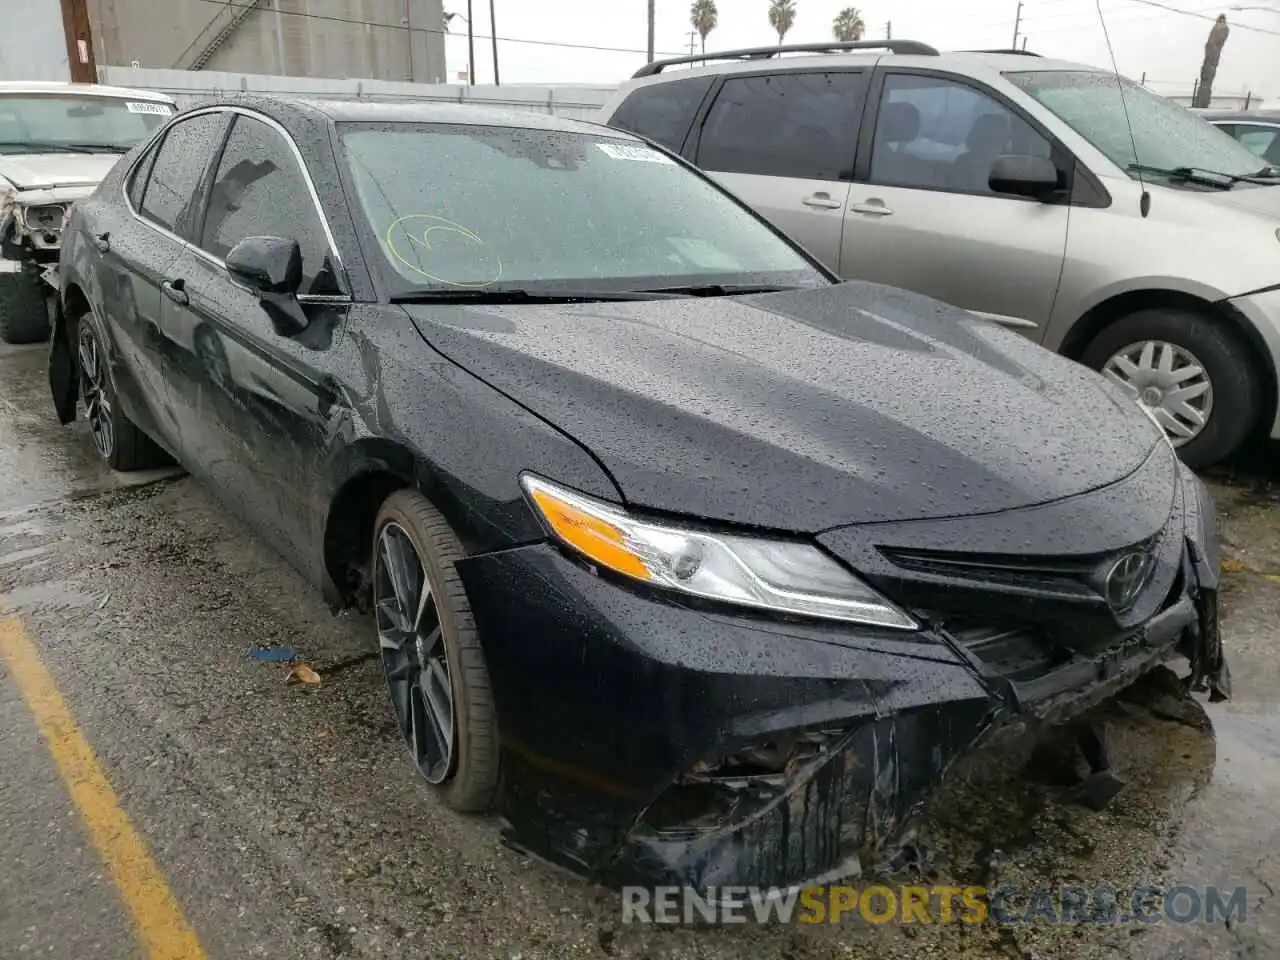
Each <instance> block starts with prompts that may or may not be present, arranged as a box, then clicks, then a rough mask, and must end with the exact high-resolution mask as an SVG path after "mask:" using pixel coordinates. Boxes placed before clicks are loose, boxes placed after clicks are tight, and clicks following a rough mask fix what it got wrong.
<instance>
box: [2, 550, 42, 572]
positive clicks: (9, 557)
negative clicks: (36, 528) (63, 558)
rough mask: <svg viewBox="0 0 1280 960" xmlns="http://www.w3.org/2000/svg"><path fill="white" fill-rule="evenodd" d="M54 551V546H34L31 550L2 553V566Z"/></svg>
mask: <svg viewBox="0 0 1280 960" xmlns="http://www.w3.org/2000/svg"><path fill="white" fill-rule="evenodd" d="M51 553H53V548H52V547H32V548H31V549H30V550H14V551H12V552H11V553H0V567H8V566H12V565H13V564H15V563H22V562H23V561H25V560H32V559H34V558H36V557H44V556H48V555H49V554H51Z"/></svg>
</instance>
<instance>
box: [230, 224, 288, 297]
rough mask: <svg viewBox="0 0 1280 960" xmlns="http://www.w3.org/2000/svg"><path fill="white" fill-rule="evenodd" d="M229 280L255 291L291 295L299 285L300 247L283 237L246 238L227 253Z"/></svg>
mask: <svg viewBox="0 0 1280 960" xmlns="http://www.w3.org/2000/svg"><path fill="white" fill-rule="evenodd" d="M224 262H225V263H226V265H227V273H229V274H231V279H232V280H235V281H236V282H237V283H240V284H241V285H243V286H246V287H248V288H249V289H250V290H252V291H253V292H254V293H257V294H264V293H278V294H286V295H293V294H296V293H297V292H298V288H299V287H300V286H302V250H301V249H300V248H299V247H298V241H297V240H286V239H285V238H284V237H245V238H244V239H243V240H241V241H240V242H239V243H237V244H236V245H235V246H234V247H232V248H231V249H230V251H228V253H227V257H226V260H225V261H224Z"/></svg>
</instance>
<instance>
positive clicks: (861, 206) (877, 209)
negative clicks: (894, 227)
mask: <svg viewBox="0 0 1280 960" xmlns="http://www.w3.org/2000/svg"><path fill="white" fill-rule="evenodd" d="M849 209H850V210H852V211H853V212H854V213H861V214H865V215H866V216H868V217H888V216H891V215H892V214H893V211H892V210H890V209H889V208H888V207H886V206H885V205H884V201H883V200H868V201H866V202H865V203H855V204H853V206H851V207H850V208H849Z"/></svg>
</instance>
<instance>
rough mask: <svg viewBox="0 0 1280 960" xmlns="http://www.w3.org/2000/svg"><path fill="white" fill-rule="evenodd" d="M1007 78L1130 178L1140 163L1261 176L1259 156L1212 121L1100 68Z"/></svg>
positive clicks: (1042, 71)
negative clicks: (1258, 173) (1099, 69)
mask: <svg viewBox="0 0 1280 960" xmlns="http://www.w3.org/2000/svg"><path fill="white" fill-rule="evenodd" d="M1005 76H1006V77H1007V78H1008V80H1009V82H1010V83H1012V84H1014V86H1016V87H1018V88H1020V89H1021V90H1023V91H1024V92H1025V93H1027V94H1028V95H1030V96H1031V97H1034V98H1035V99H1036V100H1038V101H1039V102H1040V103H1042V104H1043V105H1044V106H1045V107H1047V108H1048V109H1049V110H1050V111H1052V112H1053V113H1054V114H1056V115H1057V116H1058V117H1059V118H1060V119H1061V120H1062V121H1063V122H1064V123H1066V124H1067V125H1068V126H1070V127H1071V128H1072V129H1073V130H1075V131H1076V132H1077V133H1078V134H1080V136H1082V137H1084V138H1085V139H1086V140H1088V141H1089V142H1090V143H1091V144H1093V145H1094V146H1095V147H1096V148H1097V149H1098V150H1100V151H1101V152H1102V153H1104V154H1106V156H1107V158H1108V159H1110V160H1111V161H1112V162H1113V163H1115V164H1116V165H1117V166H1119V167H1120V168H1121V169H1122V170H1125V171H1126V172H1127V173H1128V174H1129V176H1130V177H1135V178H1136V177H1137V176H1138V173H1137V172H1136V171H1133V170H1130V169H1129V167H1130V166H1132V165H1133V164H1135V163H1142V164H1143V166H1144V167H1159V168H1164V169H1167V170H1172V169H1175V168H1178V167H1193V168H1196V169H1200V170H1211V171H1214V172H1216V173H1224V174H1229V175H1233V176H1243V175H1247V174H1251V173H1257V172H1258V171H1259V170H1260V169H1261V167H1262V164H1261V163H1260V162H1259V160H1258V158H1257V156H1255V155H1254V154H1252V153H1250V152H1249V151H1248V150H1246V149H1245V148H1244V147H1242V146H1241V145H1240V144H1239V143H1237V142H1236V141H1235V140H1233V139H1232V138H1231V137H1230V136H1228V135H1227V134H1225V133H1223V132H1222V131H1221V130H1219V129H1217V128H1216V127H1214V126H1213V125H1212V124H1211V123H1208V122H1207V121H1205V120H1203V119H1201V118H1200V117H1198V116H1196V115H1195V114H1194V113H1192V112H1191V111H1190V110H1188V109H1187V108H1186V107H1183V106H1180V105H1179V104H1176V103H1174V102H1173V101H1172V100H1166V99H1165V98H1164V97H1161V96H1158V95H1157V94H1154V93H1152V92H1151V91H1150V90H1147V89H1146V88H1145V87H1142V86H1139V85H1138V84H1136V83H1134V82H1133V81H1132V80H1128V79H1125V78H1123V77H1117V76H1116V75H1115V74H1110V73H1100V72H1098V71H1096V70H1039V71H1028V72H1010V73H1006V74H1005ZM1122 90H1123V92H1124V93H1123V95H1124V100H1123V102H1122V101H1121V91H1122ZM1126 109H1127V114H1128V116H1127V121H1126ZM1130 127H1132V130H1133V134H1132V137H1130V132H1129V131H1130ZM1135 143H1136V145H1137V151H1136V153H1135V150H1134V145H1135ZM1144 176H1151V174H1147V173H1144ZM1173 182H1175V183H1176V182H1177V181H1173Z"/></svg>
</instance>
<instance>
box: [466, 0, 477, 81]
mask: <svg viewBox="0 0 1280 960" xmlns="http://www.w3.org/2000/svg"><path fill="white" fill-rule="evenodd" d="M467 83H468V84H469V85H470V86H473V87H474V86H475V85H476V32H475V30H473V29H472V28H471V0H467Z"/></svg>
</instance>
